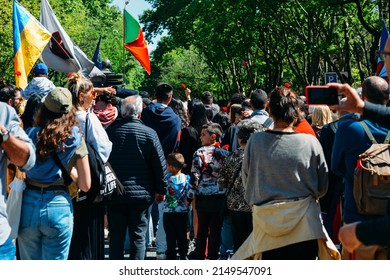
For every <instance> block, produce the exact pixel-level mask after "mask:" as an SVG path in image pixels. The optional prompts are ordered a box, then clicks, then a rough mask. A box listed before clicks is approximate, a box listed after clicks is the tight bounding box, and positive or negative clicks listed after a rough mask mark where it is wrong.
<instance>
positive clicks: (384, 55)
mask: <svg viewBox="0 0 390 280" xmlns="http://www.w3.org/2000/svg"><path fill="white" fill-rule="evenodd" d="M388 55H390V52H380V53H379V57H380V58H381V59H382V60H385V59H386V57H387V56H388Z"/></svg>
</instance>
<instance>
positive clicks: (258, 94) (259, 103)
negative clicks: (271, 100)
mask: <svg viewBox="0 0 390 280" xmlns="http://www.w3.org/2000/svg"><path fill="white" fill-rule="evenodd" d="M267 99H268V96H267V93H266V92H265V91H264V90H262V89H256V90H254V91H253V92H252V94H251V105H252V107H253V109H255V110H263V109H265V106H266V105H267Z"/></svg>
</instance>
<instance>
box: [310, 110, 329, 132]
mask: <svg viewBox="0 0 390 280" xmlns="http://www.w3.org/2000/svg"><path fill="white" fill-rule="evenodd" d="M332 121H333V120H332V111H331V110H330V109H329V107H328V106H327V105H318V106H315V107H314V110H313V113H312V114H311V126H312V128H313V130H314V132H315V133H316V135H317V138H318V139H320V135H321V129H322V128H323V126H324V125H326V124H328V123H331V122H332Z"/></svg>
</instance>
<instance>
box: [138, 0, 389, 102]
mask: <svg viewBox="0 0 390 280" xmlns="http://www.w3.org/2000/svg"><path fill="white" fill-rule="evenodd" d="M148 2H149V3H150V4H151V5H152V9H151V10H149V11H147V12H145V13H144V14H143V15H142V16H141V22H142V23H143V24H144V26H145V28H144V31H145V32H146V34H147V37H148V38H151V37H152V36H154V35H157V34H160V33H161V31H162V30H163V29H166V30H167V31H168V34H169V36H170V40H171V41H172V42H173V45H174V49H176V50H180V49H181V48H185V49H188V48H189V46H193V47H194V51H195V52H197V53H199V54H200V55H201V57H202V58H203V59H204V61H205V64H206V65H207V67H208V68H209V69H210V71H209V73H211V74H210V75H211V78H212V79H214V80H216V82H214V83H213V88H216V89H218V91H219V94H220V95H222V96H228V95H230V94H231V93H234V92H237V91H240V92H246V93H248V92H250V90H252V89H254V88H256V87H263V88H265V89H266V90H270V89H272V88H273V87H275V86H276V85H280V84H283V83H284V82H286V81H288V82H289V83H290V84H292V85H293V87H294V88H296V89H297V91H298V92H301V90H302V89H303V87H304V86H305V85H307V84H312V83H313V84H322V83H324V74H325V72H338V73H340V72H342V71H346V72H348V73H349V79H348V80H347V81H346V82H350V83H359V82H360V81H361V80H362V79H364V78H365V77H366V76H368V75H371V73H372V72H373V70H374V69H375V67H376V58H377V57H376V54H375V52H376V50H377V49H378V42H379V36H380V29H381V27H380V23H381V21H380V14H381V11H382V10H386V9H387V10H388V9H389V7H388V5H389V4H388V3H387V4H386V2H385V1H369V0H365V1H339V0H314V1H313V0H303V1H298V0H276V1H275V0H242V1H233V0H219V1H216V0H195V1H190V0H148ZM158 51H159V47H158V48H157V50H156V52H158ZM177 53H178V52H171V55H172V54H177ZM166 59H177V57H173V56H171V57H169V58H168V56H165V60H166ZM162 61H163V59H162V57H161V56H156V57H154V64H156V65H158V68H159V71H160V73H161V75H162V73H169V70H170V69H172V68H174V67H173V65H172V64H166V63H162ZM173 64H174V63H173ZM243 65H245V67H243ZM199 91H201V89H199Z"/></svg>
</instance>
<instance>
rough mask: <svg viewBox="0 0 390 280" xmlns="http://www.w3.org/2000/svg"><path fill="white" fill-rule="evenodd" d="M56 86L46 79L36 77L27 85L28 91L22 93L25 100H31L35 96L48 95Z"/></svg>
mask: <svg viewBox="0 0 390 280" xmlns="http://www.w3.org/2000/svg"><path fill="white" fill-rule="evenodd" d="M55 87H56V86H55V85H54V84H53V82H52V81H50V80H49V79H48V78H46V77H35V78H33V79H32V80H31V81H30V83H29V84H28V85H27V87H26V89H25V90H23V91H22V92H21V94H22V96H23V98H24V99H27V100H28V99H29V98H30V97H31V95H33V94H36V93H38V94H48V93H49V92H51V91H52V90H53V89H54V88H55Z"/></svg>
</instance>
